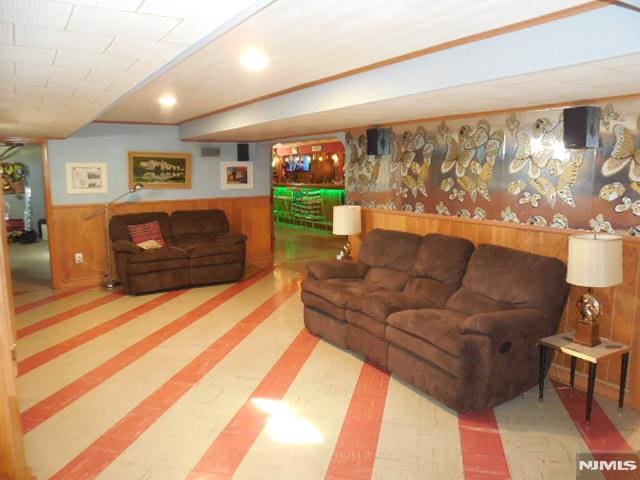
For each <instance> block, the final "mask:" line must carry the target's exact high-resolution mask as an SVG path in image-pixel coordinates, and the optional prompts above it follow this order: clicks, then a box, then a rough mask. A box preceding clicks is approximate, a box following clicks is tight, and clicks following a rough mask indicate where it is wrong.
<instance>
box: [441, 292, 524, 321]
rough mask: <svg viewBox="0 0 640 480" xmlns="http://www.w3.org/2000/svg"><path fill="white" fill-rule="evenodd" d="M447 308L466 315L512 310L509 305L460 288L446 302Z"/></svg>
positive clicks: (511, 306)
mask: <svg viewBox="0 0 640 480" xmlns="http://www.w3.org/2000/svg"><path fill="white" fill-rule="evenodd" d="M447 308H449V309H451V310H456V311H458V312H461V313H465V314H467V315H475V314H476V313H488V312H501V311H503V310H511V309H513V308H514V307H513V305H511V304H510V303H505V302H500V301H498V300H494V299H493V298H491V297H487V296H486V295H482V294H481V293H477V292H474V291H473V290H469V289H468V288H465V287H461V288H460V289H459V290H458V291H457V292H455V293H454V294H453V295H451V298H449V301H447Z"/></svg>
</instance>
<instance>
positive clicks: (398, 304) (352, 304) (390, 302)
mask: <svg viewBox="0 0 640 480" xmlns="http://www.w3.org/2000/svg"><path fill="white" fill-rule="evenodd" d="M429 307H433V305H432V304H431V302H430V301H429V300H428V299H427V298H425V297H420V296H414V295H409V294H406V293H402V292H392V291H386V290H383V291H380V292H376V293H373V294H368V295H361V296H359V297H355V298H353V300H351V301H349V303H348V304H347V308H348V309H349V310H353V311H356V312H361V313H363V314H365V315H367V316H369V317H371V318H372V319H373V320H375V321H377V322H379V323H383V324H384V323H385V321H386V320H387V317H388V316H389V315H390V314H392V313H395V312H399V311H401V310H414V309H419V308H429ZM348 319H349V316H348V315H347V320H348Z"/></svg>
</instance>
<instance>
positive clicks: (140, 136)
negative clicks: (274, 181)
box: [34, 123, 271, 218]
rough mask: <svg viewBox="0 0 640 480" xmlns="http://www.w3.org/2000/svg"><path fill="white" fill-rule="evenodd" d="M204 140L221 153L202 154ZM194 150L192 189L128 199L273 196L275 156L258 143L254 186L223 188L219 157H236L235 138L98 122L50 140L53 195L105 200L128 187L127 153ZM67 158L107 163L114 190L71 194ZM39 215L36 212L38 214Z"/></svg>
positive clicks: (61, 200) (64, 199)
mask: <svg viewBox="0 0 640 480" xmlns="http://www.w3.org/2000/svg"><path fill="white" fill-rule="evenodd" d="M200 145H208V146H209V145H210V146H216V147H219V148H220V151H221V153H220V157H217V158H203V157H201V155H200ZM129 151H155V152H190V153H191V154H192V155H193V161H192V167H193V173H192V188H191V189H166V190H164V189H163V190H158V189H149V190H141V191H139V192H137V193H135V194H132V195H130V196H129V197H126V198H125V199H124V200H123V201H126V200H127V199H128V200H178V199H190V198H215V197H241V196H255V195H269V194H270V188H271V156H270V155H269V158H268V159H266V158H264V155H261V156H260V157H258V156H257V155H256V145H255V144H249V155H250V159H251V160H252V161H253V172H254V188H253V189H238V190H222V189H221V188H220V162H221V161H235V160H237V147H236V144H235V143H220V144H204V143H197V142H182V141H180V139H179V137H178V127H175V126H155V125H124V124H100V123H93V124H90V125H88V126H86V127H84V128H83V129H81V130H79V131H78V132H76V133H75V134H73V135H72V136H70V137H68V138H66V139H64V140H50V141H49V165H50V171H51V196H52V203H53V204H54V205H65V204H80V203H105V202H108V201H110V200H111V199H113V198H114V197H117V196H118V195H120V194H122V193H124V192H126V191H127V189H128V185H129V180H128V162H129V160H128V152H129ZM67 162H105V163H107V170H108V172H107V174H108V185H109V192H108V193H105V194H89V195H87V194H70V193H67V191H66V178H65V164H66V163H67ZM34 218H35V217H34Z"/></svg>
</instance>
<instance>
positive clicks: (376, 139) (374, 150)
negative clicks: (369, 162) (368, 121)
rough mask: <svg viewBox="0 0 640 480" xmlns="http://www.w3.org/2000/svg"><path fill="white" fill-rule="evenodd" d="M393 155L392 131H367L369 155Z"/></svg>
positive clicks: (386, 129)
mask: <svg viewBox="0 0 640 480" xmlns="http://www.w3.org/2000/svg"><path fill="white" fill-rule="evenodd" d="M390 153H391V130H390V129H388V128H370V129H368V130H367V155H389V154H390Z"/></svg>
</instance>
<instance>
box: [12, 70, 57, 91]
mask: <svg viewBox="0 0 640 480" xmlns="http://www.w3.org/2000/svg"><path fill="white" fill-rule="evenodd" d="M47 80H48V77H47V76H46V75H44V74H41V75H20V74H17V73H16V75H14V76H13V81H14V82H15V83H16V84H18V83H19V84H22V85H29V86H31V87H41V88H45V87H46V86H47Z"/></svg>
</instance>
